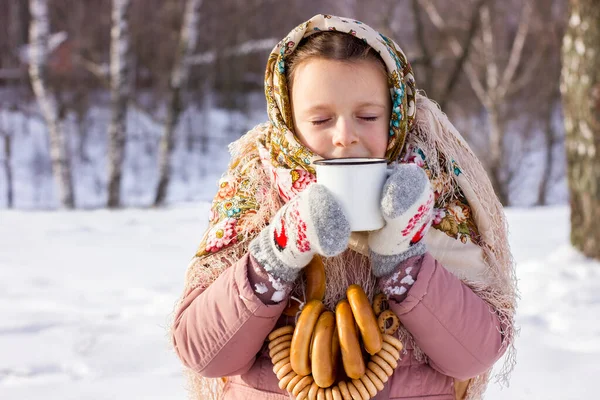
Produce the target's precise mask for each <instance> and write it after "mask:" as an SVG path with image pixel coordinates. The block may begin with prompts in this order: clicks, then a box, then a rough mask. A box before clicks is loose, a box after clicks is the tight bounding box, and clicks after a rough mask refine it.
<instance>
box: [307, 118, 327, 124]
mask: <svg viewBox="0 0 600 400" xmlns="http://www.w3.org/2000/svg"><path fill="white" fill-rule="evenodd" d="M329 121H330V118H327V119H320V120H317V121H310V122H311V123H312V124H313V125H323V124H324V123H326V122H329Z"/></svg>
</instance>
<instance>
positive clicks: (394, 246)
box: [369, 164, 434, 277]
mask: <svg viewBox="0 0 600 400" xmlns="http://www.w3.org/2000/svg"><path fill="white" fill-rule="evenodd" d="M433 202H434V196H433V190H432V189H431V184H430V183H429V179H428V178H427V174H425V171H423V170H422V169H421V168H420V167H418V166H417V165H415V164H400V165H398V166H397V168H396V170H395V171H394V172H393V174H392V175H391V176H390V177H389V178H388V180H387V182H386V183H385V185H384V187H383V196H382V199H381V212H382V214H383V218H384V219H385V222H386V224H385V226H384V227H383V228H381V229H380V230H378V231H375V232H371V233H370V234H369V248H370V255H371V268H372V270H373V274H374V275H375V276H378V277H381V276H385V275H388V274H389V273H391V272H392V271H393V270H394V269H395V268H396V266H398V264H399V263H400V262H402V261H404V260H406V259H408V258H409V257H413V256H417V255H422V254H424V253H425V244H424V243H422V242H421V239H422V238H423V237H424V236H425V234H426V233H427V230H428V229H429V227H430V226H431V222H432V211H433Z"/></svg>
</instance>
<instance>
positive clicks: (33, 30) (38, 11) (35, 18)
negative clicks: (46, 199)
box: [29, 0, 75, 208]
mask: <svg viewBox="0 0 600 400" xmlns="http://www.w3.org/2000/svg"><path fill="white" fill-rule="evenodd" d="M29 6H30V9H31V25H30V27H29V41H30V53H29V58H30V60H29V75H30V77H31V85H32V87H33V91H34V93H35V95H36V97H37V100H38V103H39V105H40V109H41V111H42V114H43V115H44V119H45V121H46V125H47V126H48V134H49V137H50V159H51V160H52V174H53V175H54V179H55V180H56V183H57V185H58V188H59V196H60V203H61V205H62V206H63V207H66V208H74V207H75V196H74V193H73V181H72V176H71V165H70V162H69V152H68V145H67V140H66V137H65V133H64V130H63V127H62V121H61V119H60V117H59V113H58V107H57V103H56V99H55V97H54V95H53V93H52V92H51V91H50V89H49V88H48V85H47V82H46V68H47V59H48V35H49V25H50V24H49V15H48V2H47V0H29Z"/></svg>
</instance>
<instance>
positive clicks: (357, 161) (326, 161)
mask: <svg viewBox="0 0 600 400" xmlns="http://www.w3.org/2000/svg"><path fill="white" fill-rule="evenodd" d="M387 162H388V160H387V159H385V158H378V157H344V158H323V159H320V160H316V161H314V162H313V164H316V165H328V166H332V165H368V164H387Z"/></svg>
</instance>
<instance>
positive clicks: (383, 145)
mask: <svg viewBox="0 0 600 400" xmlns="http://www.w3.org/2000/svg"><path fill="white" fill-rule="evenodd" d="M372 138H373V139H372V140H370V141H369V143H370V145H371V146H370V147H371V149H370V150H371V152H372V153H373V155H374V156H377V157H385V151H386V150H387V145H388V130H387V125H386V126H385V127H383V128H381V129H378V130H377V132H375V134H374V135H373V136H372Z"/></svg>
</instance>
